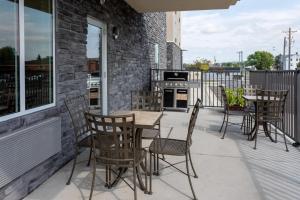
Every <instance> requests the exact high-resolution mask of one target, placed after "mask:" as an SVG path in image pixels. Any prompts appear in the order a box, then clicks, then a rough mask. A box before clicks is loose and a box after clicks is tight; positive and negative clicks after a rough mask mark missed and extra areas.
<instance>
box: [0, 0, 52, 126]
mask: <svg viewBox="0 0 300 200" xmlns="http://www.w3.org/2000/svg"><path fill="white" fill-rule="evenodd" d="M53 16H54V15H53V2H52V0H36V1H32V0H1V1H0V121H3V120H5V119H8V118H12V117H15V116H20V115H23V114H28V113H30V112H34V111H37V110H41V109H44V108H47V107H50V106H53V105H54V66H53V63H54V53H53V50H54V31H53V24H54V19H53V18H54V17H53Z"/></svg>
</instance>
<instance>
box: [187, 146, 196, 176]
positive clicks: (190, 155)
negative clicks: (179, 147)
mask: <svg viewBox="0 0 300 200" xmlns="http://www.w3.org/2000/svg"><path fill="white" fill-rule="evenodd" d="M189 158H190V163H191V166H192V170H193V172H194V177H195V178H198V175H197V173H196V170H195V168H194V165H193V161H192V156H191V152H190V151H189Z"/></svg>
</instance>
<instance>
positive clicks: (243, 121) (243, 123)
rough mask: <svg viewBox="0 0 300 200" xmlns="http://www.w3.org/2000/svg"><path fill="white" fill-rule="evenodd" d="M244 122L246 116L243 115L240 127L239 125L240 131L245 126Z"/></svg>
mask: <svg viewBox="0 0 300 200" xmlns="http://www.w3.org/2000/svg"><path fill="white" fill-rule="evenodd" d="M245 121H246V115H245V114H244V116H243V121H242V125H241V130H242V129H243V127H244V126H245Z"/></svg>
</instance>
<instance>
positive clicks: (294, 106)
mask: <svg viewBox="0 0 300 200" xmlns="http://www.w3.org/2000/svg"><path fill="white" fill-rule="evenodd" d="M249 83H250V84H251V85H259V86H261V87H262V88H264V89H267V90H288V91H289V93H288V97H287V101H286V106H285V119H284V122H283V123H285V126H284V130H283V128H282V127H283V126H282V124H279V127H278V128H279V129H281V131H284V132H285V133H286V134H287V135H288V136H289V137H290V138H292V139H293V140H295V141H296V142H297V143H299V142H300V121H299V120H300V118H299V117H298V116H299V113H300V101H297V98H298V95H300V91H299V89H300V87H298V84H300V71H298V70H293V71H251V72H250V74H249Z"/></svg>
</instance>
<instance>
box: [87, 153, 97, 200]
mask: <svg viewBox="0 0 300 200" xmlns="http://www.w3.org/2000/svg"><path fill="white" fill-rule="evenodd" d="M95 178H96V158H95V154H94V152H93V179H92V186H91V191H90V198H89V200H92V197H93V191H94V187H95Z"/></svg>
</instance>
